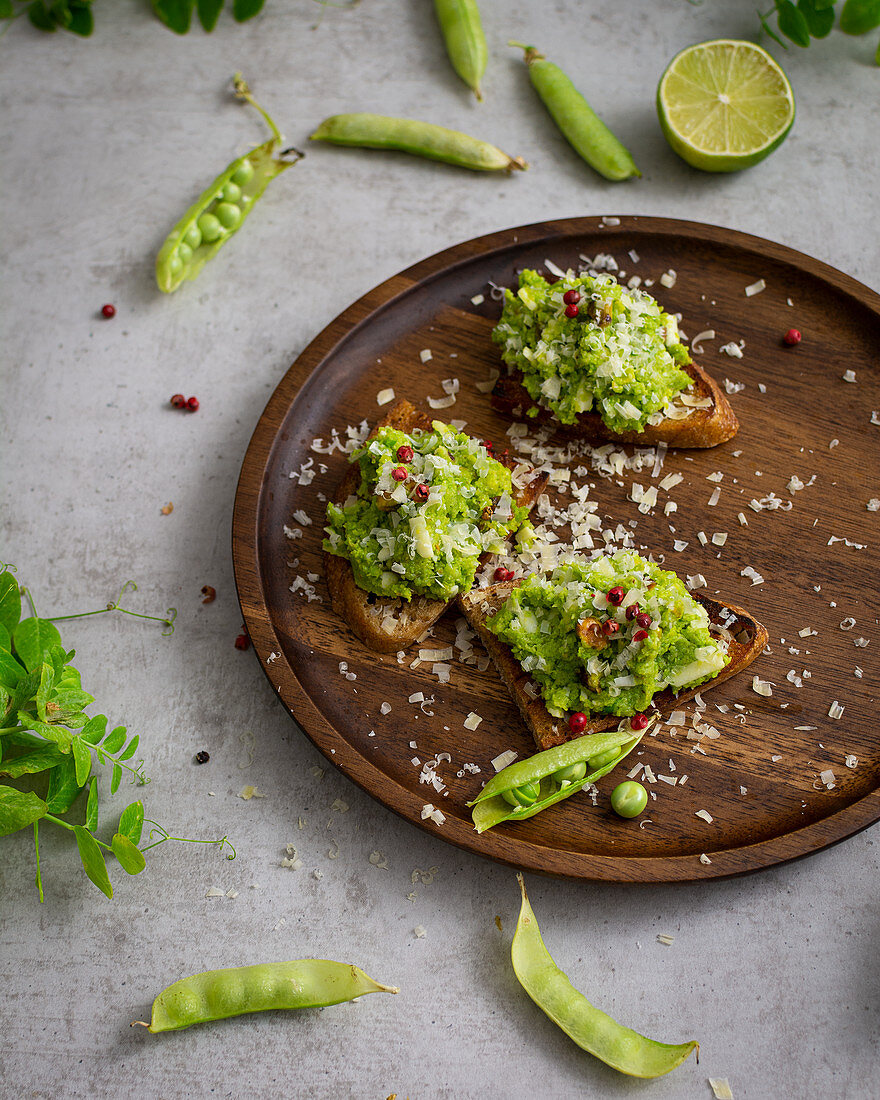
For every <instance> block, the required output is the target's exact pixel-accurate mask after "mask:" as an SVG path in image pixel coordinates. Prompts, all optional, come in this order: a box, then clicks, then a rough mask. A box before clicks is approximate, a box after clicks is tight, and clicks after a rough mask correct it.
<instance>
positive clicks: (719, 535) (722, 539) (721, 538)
mask: <svg viewBox="0 0 880 1100" xmlns="http://www.w3.org/2000/svg"><path fill="white" fill-rule="evenodd" d="M726 542H727V532H726V531H716V532H715V533H714V534H713V535H712V544H713V545H714V546H723V545H724V544H725V543H726Z"/></svg>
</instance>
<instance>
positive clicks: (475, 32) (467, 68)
mask: <svg viewBox="0 0 880 1100" xmlns="http://www.w3.org/2000/svg"><path fill="white" fill-rule="evenodd" d="M434 10H435V11H436V13H437V22H438V23H439V24H440V30H441V31H442V32H443V40H444V42H445V43H446V52H447V54H449V60H450V62H451V64H452V67H453V69H455V71H456V73H458V75H459V76H460V77H461V79H462V80H463V81H464V82H465V84H467V86H468V87H469V88H470V89H471V91H472V92H473V93H474V95H475V96H476V97H477V99H482V98H483V93H482V91H481V90H480V81H481V80H482V79H483V74H484V73H485V71H486V62H487V61H488V60H489V50H488V48H487V46H486V36H485V35H484V34H483V23H482V20H481V19H480V9H479V8H478V7H477V4H476V0H434Z"/></svg>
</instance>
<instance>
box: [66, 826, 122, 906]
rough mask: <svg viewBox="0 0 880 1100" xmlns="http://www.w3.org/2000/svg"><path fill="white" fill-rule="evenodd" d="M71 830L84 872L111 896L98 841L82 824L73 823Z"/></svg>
mask: <svg viewBox="0 0 880 1100" xmlns="http://www.w3.org/2000/svg"><path fill="white" fill-rule="evenodd" d="M73 831H74V834H75V836H76V846H77V848H79V858H80V859H81V860H82V865H83V868H84V870H85V872H86V874H87V875H88V876H89V878H90V879H91V880H92V882H93V883H94V884H95V885H96V886H97V887H98V889H99V890H100V891H101V892H102V893H103V894H106V895H107V897H108V898H112V897H113V887H112V886H111V885H110V877H109V876H108V874H107V865H106V864H105V863H104V853H103V852H102V851H101V849H100V847H99V846H98V842H97V841H96V840H95V838H94V837H93V836H92V834H91V833H90V832H89V831H88V829H84V828H83V827H82V825H74V827H73Z"/></svg>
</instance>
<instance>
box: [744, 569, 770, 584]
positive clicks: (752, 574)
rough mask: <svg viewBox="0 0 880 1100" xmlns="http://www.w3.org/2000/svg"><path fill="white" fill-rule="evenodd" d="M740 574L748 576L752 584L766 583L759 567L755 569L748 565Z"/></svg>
mask: <svg viewBox="0 0 880 1100" xmlns="http://www.w3.org/2000/svg"><path fill="white" fill-rule="evenodd" d="M739 575H740V576H741V577H748V578H749V579H750V580H751V582H752V585H756V584H763V583H764V578H763V577H762V576H761V574H760V573H759V572H758V571H757V569H753V568H752V566H751V565H747V566H746V567H745V569H740V571H739Z"/></svg>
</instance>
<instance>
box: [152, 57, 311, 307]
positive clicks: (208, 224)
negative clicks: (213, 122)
mask: <svg viewBox="0 0 880 1100" xmlns="http://www.w3.org/2000/svg"><path fill="white" fill-rule="evenodd" d="M235 94H236V96H238V98H239V99H245V100H247V102H248V103H251V104H252V105H253V106H254V107H256V109H257V110H258V111H259V112H260V114H261V115H262V116H263V118H264V119H265V120H266V122H267V123H268V125H269V127H270V128H271V130H272V137H271V138H270V139H269V140H268V141H266V142H264V143H263V144H262V145H258V146H257V147H256V149H252V150H251V151H250V152H249V153H245V154H244V156H241V157H238V158H237V159H236V160H234V161H233V162H232V163H231V164H230V165H229V166H228V167H227V168H225V169H224V170H223V171H222V172H221V173H220V175H219V176H218V177H217V178H216V179H215V180H214V181H213V183H211V185H210V186H209V187H208V188H206V190H204V191H203V192H202V194H201V195H199V197H198V198H197V199H196V201H195V202H194V203H193V204H192V206H191V207H190V208H189V210H187V212H186V213H185V214H184V215H183V217H182V218H181V219H180V221H179V222H178V223H177V225H175V227H174V228H173V229H172V230H171V232H170V233H169V234H168V237H167V238H166V240H165V243H164V244H163V245H162V247H161V249H160V250H159V255H158V256H157V257H156V282H157V283H158V284H159V289H160V290H162V291H164V292H165V293H166V294H170V293H171V292H172V291H173V290H176V289H177V288H178V287H179V286H180V284H181V283H182V282H183V281H184V279H194V278H195V277H196V275H198V273H199V272H200V271H201V270H202V268H203V267H204V266H205V264H206V263H207V262H208V260H210V259H211V257H212V256H213V255H214V254H215V253H216V252H217V250H218V249H219V248H221V247H222V246H223V245H224V244H225V243H226V242H227V241H228V240H229V238H230V237H231V236H232V235H233V233H235V232H237V230H238V229H240V228H241V225H242V223H243V222H244V219H245V218H246V217H247V216H248V214H249V213H250V211H251V209H252V208H253V205H254V203H255V202H256V201H257V199H258V198H259V197H260V195H262V194H263V192H264V191H265V190H266V187H267V186H268V184H269V183H270V181H271V180H273V179H274V178H275V177H276V176H277V175H279V174H280V173H281V172H283V171H284V169H285V168H289V167H290V165H291V164H295V163H296V161H297V160H299V159H300V158H301V157H302V155H303V154H302V153H300V152H299V151H298V150H296V149H285V150H284V151H283V152H278V151H277V150H278V147H279V146H280V145H281V144H282V137H281V134H280V133H279V131H278V128H277V126H276V125H275V123H274V122H273V121H272V119H271V118H270V117H269V116H268V115H267V114H266V112H265V111H264V110H263V109H262V107H260V106H259V104H258V103H256V102H255V100H254V99H253V97H252V96H251V94H250V90H249V89H248V86H247V84H246V83H245V81H244V80H242V78H241V74H238V73H237V74H236V77H235ZM291 158H292V159H291Z"/></svg>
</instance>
